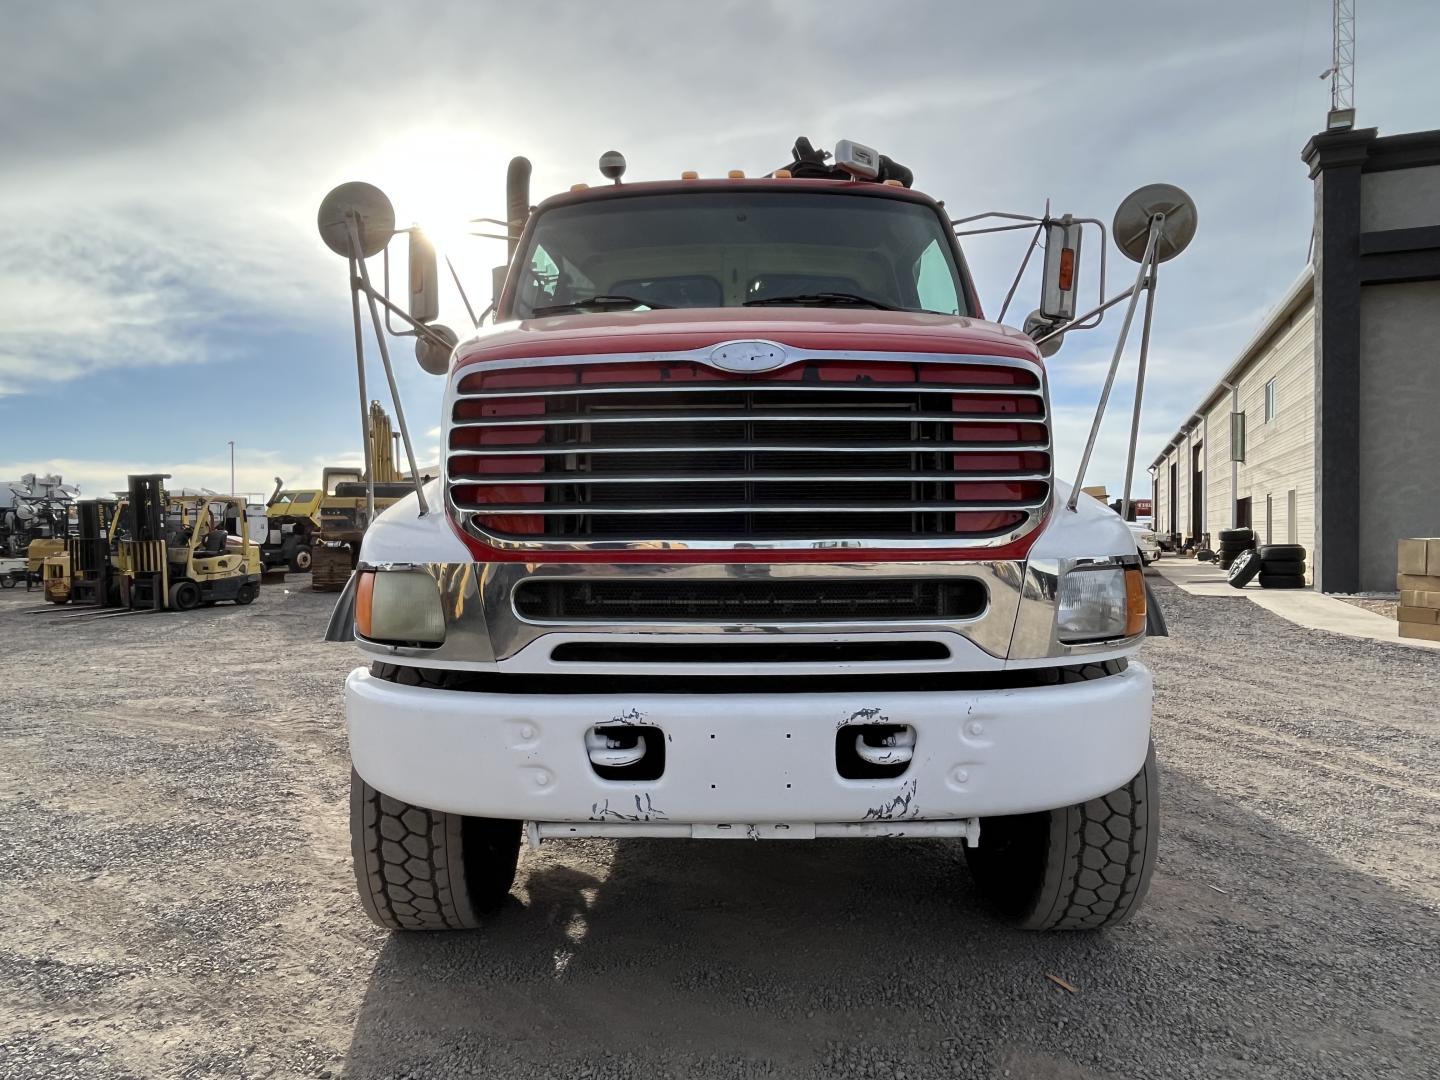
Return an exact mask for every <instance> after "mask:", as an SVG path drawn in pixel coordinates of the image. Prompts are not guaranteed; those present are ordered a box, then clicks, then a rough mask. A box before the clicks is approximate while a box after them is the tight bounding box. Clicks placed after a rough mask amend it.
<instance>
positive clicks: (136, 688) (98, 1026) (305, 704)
mask: <svg viewBox="0 0 1440 1080" xmlns="http://www.w3.org/2000/svg"><path fill="white" fill-rule="evenodd" d="M1156 587H1157V589H1158V590H1159V591H1160V595H1161V597H1162V599H1163V602H1164V605H1165V607H1166V611H1167V613H1168V615H1169V617H1170V625H1171V628H1172V632H1173V633H1174V636H1173V637H1172V638H1170V639H1168V640H1157V641H1153V642H1151V643H1149V644H1148V645H1147V646H1146V650H1145V651H1146V660H1147V662H1148V663H1150V664H1151V665H1152V667H1153V668H1154V669H1155V672H1156V676H1157V684H1158V701H1157V730H1156V742H1157V745H1158V748H1159V753H1160V760H1161V763H1162V776H1163V781H1164V787H1163V802H1164V811H1165V815H1166V817H1165V822H1164V832H1163V834H1162V840H1161V847H1160V856H1161V862H1160V868H1159V871H1158V873H1157V875H1156V877H1155V882H1154V886H1153V889H1152V891H1151V894H1150V899H1149V902H1148V905H1147V906H1146V907H1145V908H1144V910H1143V911H1142V912H1141V913H1140V915H1139V916H1137V917H1136V918H1135V920H1133V921H1132V922H1131V923H1130V924H1129V925H1127V926H1125V927H1123V928H1121V929H1118V930H1116V931H1112V932H1110V933H1108V934H1103V935H1069V936H1031V935H1024V934H1019V933H1015V932H1011V931H1009V930H1006V929H1004V928H1001V927H999V926H997V925H996V924H995V923H994V922H993V921H991V920H990V919H989V918H988V917H987V915H986V914H985V913H984V912H983V910H981V909H980V908H979V907H978V905H977V903H976V899H975V897H974V895H973V893H972V891H971V889H970V885H969V882H968V880H967V877H966V874H965V871H964V868H963V862H962V861H961V860H960V858H959V856H958V851H957V849H956V848H954V847H953V846H952V845H949V844H946V843H941V842H901V843H887V842H884V841H876V842H859V841H849V842H847V841H836V842H818V841H817V842H811V843H798V842H797V843H795V844H793V845H792V844H783V843H779V842H776V843H761V844H745V843H735V844H725V843H719V842H710V843H705V842H683V843H682V842H668V841H628V842H619V843H617V842H609V841H593V842H588V843H580V842H576V843H570V844H553V845H551V844H547V845H546V847H545V848H544V850H543V851H542V852H540V853H528V852H527V853H526V854H525V855H523V856H522V864H521V877H520V880H519V882H518V884H517V888H516V892H515V896H514V899H513V901H512V903H511V904H510V906H509V908H508V910H505V911H503V912H502V913H501V914H500V915H499V916H498V917H497V918H496V919H495V920H494V922H493V924H492V925H491V926H490V927H489V928H488V929H486V930H484V931H482V932H479V933H476V934H473V935H461V936H453V935H452V936H431V937H391V936H389V935H387V934H386V933H384V932H382V931H380V930H378V929H376V928H375V927H373V926H372V925H371V924H370V923H369V922H367V921H366V920H365V918H364V917H363V916H362V914H361V912H360V909H359V907H358V906H357V904H356V902H355V900H354V897H353V892H352V885H351V880H350V866H349V850H348V838H347V832H346V791H347V778H348V768H349V767H348V764H347V760H346V751H345V735H344V731H343V728H342V725H341V717H340V684H341V679H342V677H343V675H344V673H345V671H346V670H347V669H348V668H349V667H350V666H351V665H352V663H353V661H354V657H353V654H352V653H351V652H350V650H349V649H347V648H345V647H337V646H326V645H324V644H322V643H320V642H319V640H318V639H319V636H320V634H321V631H322V626H323V622H324V619H325V616H326V614H327V611H328V607H329V598H327V597H323V596H318V595H314V594H311V593H306V592H297V593H292V594H287V593H285V592H284V591H283V590H281V589H279V588H274V589H267V590H266V591H265V592H264V593H263V594H262V597H261V599H260V601H259V602H258V603H257V604H256V605H255V606H254V607H253V608H251V609H249V610H236V609H233V608H230V607H228V606H222V607H219V608H215V609H211V610H205V611H200V612H196V613H193V614H190V615H187V616H140V617H135V618H128V619H114V620H109V621H107V622H100V623H92V624H89V625H74V624H72V625H69V626H65V627H64V628H61V627H59V626H57V625H54V620H53V619H52V618H51V617H48V616H35V615H26V614H23V610H24V609H26V608H29V607H34V606H36V603H37V601H36V599H35V596H34V595H33V594H32V596H31V597H29V598H27V597H26V596H25V594H24V593H23V592H0V656H3V657H4V664H3V667H0V670H3V671H4V673H5V682H6V684H7V689H6V692H5V694H4V697H3V699H0V821H3V823H4V839H3V843H0V912H3V916H0V931H3V932H0V1077H4V1078H7V1080H8V1078H14V1080H35V1078H48V1077H76V1078H82V1080H83V1078H92V1077H136V1078H151V1077H187V1078H188V1077H340V1076H346V1077H354V1078H356V1080H361V1078H369V1077H392V1076H393V1077H416V1078H426V1080H429V1078H441V1077H452V1076H456V1077H463V1076H476V1077H496V1078H503V1077H541V1078H543V1077H554V1078H562V1077H563V1078H572V1077H590V1078H596V1080H598V1078H610V1077H633V1078H636V1080H648V1078H651V1077H817V1076H840V1077H906V1078H918V1077H942V1076H943V1077H952V1076H965V1077H968V1076H985V1077H989V1076H1012V1077H1016V1078H1017V1080H1018V1078H1022V1077H1041V1078H1055V1080H1078V1078H1083V1077H1145V1078H1157V1077H1172V1076H1174V1077H1205V1078H1212V1077H1240V1076H1245V1077H1253V1076H1265V1077H1315V1076H1337V1077H1338V1076H1345V1077H1361V1076H1393V1077H1407V1078H1409V1077H1421V1076H1436V1075H1437V1072H1436V1069H1437V1065H1436V1056H1435V1047H1436V1046H1437V1045H1440V915H1437V912H1440V807H1437V800H1440V795H1437V784H1436V777H1437V775H1440V740H1437V730H1436V726H1437V710H1436V692H1437V688H1440V654H1436V653H1430V652H1421V651H1418V650H1411V649H1406V648H1402V647H1399V646H1393V645H1382V644H1371V643H1367V642H1361V641H1355V640H1350V639H1345V638H1338V637H1333V636H1329V635H1326V634H1323V633H1320V632H1315V631H1307V630H1303V629H1300V628H1297V627H1294V626H1291V625H1290V624H1288V623H1285V622H1283V621H1281V620H1280V619H1278V618H1277V617H1275V616H1273V615H1271V614H1269V613H1267V612H1265V611H1263V610H1261V609H1260V608H1258V607H1256V606H1255V605H1253V604H1251V603H1250V601H1248V600H1247V599H1245V598H1244V597H1239V596H1237V597H1235V598H1233V599H1232V598H1226V599H1208V598H1207V599H1200V598H1195V597H1190V596H1187V595H1185V594H1183V593H1180V592H1178V591H1177V590H1175V589H1173V588H1170V587H1169V586H1167V585H1166V584H1165V583H1164V582H1163V581H1157V582H1156ZM1047 974H1049V975H1056V976H1059V977H1060V978H1062V979H1064V980H1066V981H1068V982H1069V983H1070V984H1072V985H1073V986H1074V987H1075V988H1076V991H1075V992H1074V993H1071V992H1069V991H1067V990H1066V989H1064V988H1062V987H1061V986H1059V985H1057V984H1056V983H1055V982H1052V981H1050V980H1049V979H1047V978H1046V975H1047Z"/></svg>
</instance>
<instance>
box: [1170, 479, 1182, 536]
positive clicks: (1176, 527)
mask: <svg viewBox="0 0 1440 1080" xmlns="http://www.w3.org/2000/svg"><path fill="white" fill-rule="evenodd" d="M1178 468H1179V465H1178V463H1177V462H1174V461H1172V462H1170V535H1171V536H1174V535H1175V534H1176V533H1178V532H1179V531H1180V516H1179V513H1178V510H1179V504H1177V503H1176V501H1175V498H1176V492H1175V472H1176V469H1178Z"/></svg>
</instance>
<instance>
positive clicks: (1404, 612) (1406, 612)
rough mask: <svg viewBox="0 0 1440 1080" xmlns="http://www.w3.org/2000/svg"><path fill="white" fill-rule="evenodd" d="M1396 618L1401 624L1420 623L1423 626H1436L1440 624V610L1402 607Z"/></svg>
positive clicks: (1402, 605)
mask: <svg viewBox="0 0 1440 1080" xmlns="http://www.w3.org/2000/svg"><path fill="white" fill-rule="evenodd" d="M1395 617H1396V618H1397V619H1399V620H1400V621H1401V622H1408V623H1420V624H1421V625H1422V626H1434V625H1435V624H1436V623H1440V608H1433V607H1406V606H1405V605H1404V604H1401V605H1400V610H1399V611H1397V612H1396V613H1395Z"/></svg>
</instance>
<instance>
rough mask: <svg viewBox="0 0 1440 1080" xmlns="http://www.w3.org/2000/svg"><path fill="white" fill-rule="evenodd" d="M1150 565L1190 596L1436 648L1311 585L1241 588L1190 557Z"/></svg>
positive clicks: (1348, 633) (1352, 633) (1362, 635)
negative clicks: (1234, 601)
mask: <svg viewBox="0 0 1440 1080" xmlns="http://www.w3.org/2000/svg"><path fill="white" fill-rule="evenodd" d="M1151 569H1153V570H1155V571H1156V572H1157V573H1159V574H1160V576H1161V577H1163V578H1164V579H1165V580H1166V581H1168V582H1170V584H1172V585H1174V586H1175V587H1176V588H1177V589H1183V590H1184V591H1185V592H1187V593H1190V594H1191V595H1192V596H1229V597H1247V598H1249V599H1250V600H1253V601H1255V603H1257V604H1259V605H1260V606H1261V607H1263V608H1264V609H1265V610H1266V611H1271V612H1274V613H1275V614H1276V615H1279V616H1280V617H1281V618H1282V619H1286V620H1288V621H1289V622H1292V623H1294V624H1295V625H1296V626H1303V627H1306V628H1307V629H1310V630H1326V631H1329V632H1330V633H1332V634H1343V635H1344V636H1346V637H1354V638H1367V639H1369V640H1370V641H1383V642H1384V643H1385V644H1387V645H1405V646H1408V647H1409V648H1412V649H1428V650H1430V651H1437V650H1440V641H1420V640H1417V639H1415V638H1402V637H1401V636H1400V624H1399V623H1397V622H1396V621H1395V620H1394V619H1387V618H1385V616H1383V615H1376V614H1375V613H1374V612H1373V611H1366V610H1365V609H1364V608H1359V607H1356V606H1355V605H1354V604H1347V603H1345V601H1343V600H1336V599H1335V598H1334V597H1333V596H1326V595H1325V594H1324V593H1317V592H1315V591H1313V590H1312V589H1262V588H1260V586H1259V585H1258V584H1255V585H1247V586H1246V587H1245V588H1243V589H1236V588H1232V587H1231V586H1230V584H1229V583H1228V582H1226V580H1225V572H1224V571H1223V570H1221V569H1220V568H1219V567H1218V566H1216V565H1215V564H1214V563H1202V562H1196V561H1195V560H1194V559H1161V560H1160V561H1159V562H1158V563H1155V564H1153V565H1152V567H1151Z"/></svg>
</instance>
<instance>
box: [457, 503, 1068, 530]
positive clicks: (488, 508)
mask: <svg viewBox="0 0 1440 1080" xmlns="http://www.w3.org/2000/svg"><path fill="white" fill-rule="evenodd" d="M1049 501H1050V496H1049V495H1048V494H1047V495H1046V496H1045V497H1044V498H1042V499H1028V500H1016V501H1015V502H1013V503H968V502H935V503H918V502H915V503H900V502H897V503H893V504H892V505H889V506H815V505H809V504H807V505H803V506H769V505H757V504H755V503H741V504H739V505H729V506H674V505H671V504H666V505H663V506H605V505H603V504H602V505H596V504H594V503H575V504H573V505H568V506H567V505H564V504H561V503H472V502H461V501H460V500H458V499H457V500H455V506H456V508H457V509H459V510H462V511H464V512H465V513H468V514H479V515H480V516H481V517H494V516H495V515H497V514H527V515H533V516H537V517H545V516H546V515H549V516H552V517H554V516H566V515H568V516H572V517H573V516H574V515H576V514H589V515H595V516H601V515H604V516H607V517H613V516H616V515H638V514H894V513H903V512H905V511H910V510H913V511H916V512H918V513H930V512H940V511H946V512H948V511H952V510H953V511H973V512H975V513H982V514H984V513H1002V512H1007V511H1012V510H1013V511H1015V512H1016V513H1020V512H1023V511H1030V510H1036V509H1039V508H1040V507H1042V506H1044V505H1045V504H1046V503H1047V502H1049ZM955 535H963V534H955Z"/></svg>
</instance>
